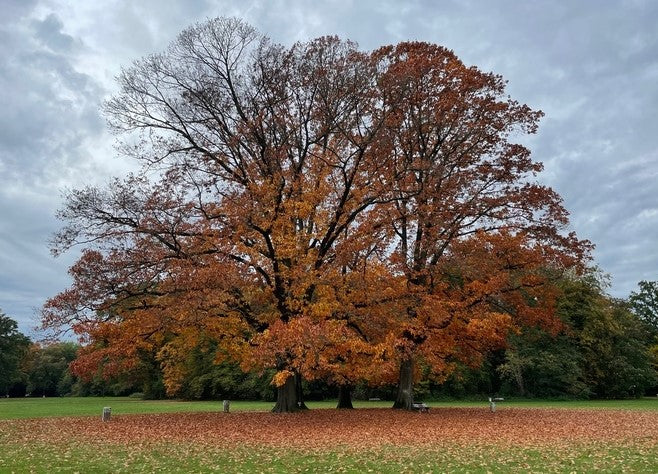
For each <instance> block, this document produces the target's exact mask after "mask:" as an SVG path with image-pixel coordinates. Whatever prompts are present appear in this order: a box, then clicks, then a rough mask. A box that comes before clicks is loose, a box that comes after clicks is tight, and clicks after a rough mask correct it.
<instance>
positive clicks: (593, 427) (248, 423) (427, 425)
mask: <svg viewBox="0 0 658 474" xmlns="http://www.w3.org/2000/svg"><path fill="white" fill-rule="evenodd" d="M0 427H1V428H2V430H1V431H2V433H3V435H2V436H1V437H0V439H1V438H5V439H6V440H9V437H11V438H12V440H13V441H21V442H25V443H29V442H48V443H59V442H62V443H69V442H71V441H74V442H75V441H78V442H84V443H94V442H98V443H105V442H109V443H116V444H125V445H138V444H145V443H146V444H151V443H161V442H167V443H169V442H174V443H175V442H191V443H195V444H199V445H207V446H215V447H227V448H228V447H234V446H245V445H246V446H249V445H259V446H263V445H265V446H272V447H290V448H296V449H313V450H328V449H329V450H333V449H335V448H336V447H338V446H345V447H349V448H350V449H361V448H375V447H381V446H386V445H393V446H400V445H404V446H410V447H411V446H429V445H432V444H437V443H438V444H443V443H446V442H453V443H455V442H456V443H458V444H469V445H477V444H485V445H491V444H494V445H497V444H502V445H514V444H523V445H524V446H542V445H547V444H554V443H561V442H565V443H572V442H589V441H606V442H607V441H614V440H619V441H622V440H631V439H632V440H646V441H648V442H650V444H658V443H656V441H658V413H653V412H634V411H621V410H620V411H616V410H605V411H593V410H589V411H584V410H583V411H576V410H533V409H512V408H510V409H503V410H499V411H498V412H496V413H490V412H489V411H488V410H486V409H476V408H447V409H433V410H432V411H431V412H430V413H410V412H404V411H397V410H391V409H361V410H353V411H352V410H312V411H308V412H302V413H296V414H271V413H262V412H243V413H229V414H225V413H191V414H182V413H181V414H158V415H120V414H118V415H114V414H113V417H112V421H111V422H109V423H102V422H101V421H100V420H99V419H97V417H78V418H47V419H30V420H10V421H3V422H1V424H0Z"/></svg>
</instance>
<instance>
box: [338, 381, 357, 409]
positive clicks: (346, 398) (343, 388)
mask: <svg viewBox="0 0 658 474" xmlns="http://www.w3.org/2000/svg"><path fill="white" fill-rule="evenodd" d="M336 408H347V409H352V408H354V407H353V406H352V386H351V385H348V384H345V385H339V386H338V405H337V406H336Z"/></svg>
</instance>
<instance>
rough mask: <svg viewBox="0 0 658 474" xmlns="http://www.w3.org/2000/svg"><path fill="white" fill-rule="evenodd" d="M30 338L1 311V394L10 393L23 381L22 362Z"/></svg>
mask: <svg viewBox="0 0 658 474" xmlns="http://www.w3.org/2000/svg"><path fill="white" fill-rule="evenodd" d="M29 345H30V339H29V338H28V337H27V336H25V335H23V334H21V333H20V332H18V324H17V323H16V321H14V320H13V319H11V318H10V317H9V316H7V315H6V314H4V313H2V312H1V311H0V394H2V395H9V392H10V389H11V388H12V387H13V386H14V385H15V384H17V383H18V382H21V380H22V375H21V370H20V363H21V360H22V359H23V357H24V355H25V353H26V351H27V348H28V347H29Z"/></svg>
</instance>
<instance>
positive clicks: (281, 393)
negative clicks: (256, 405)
mask: <svg viewBox="0 0 658 474" xmlns="http://www.w3.org/2000/svg"><path fill="white" fill-rule="evenodd" d="M295 379H296V377H294V376H293V377H288V378H287V379H286V383H284V384H283V385H282V386H280V387H277V388H276V405H274V408H272V413H293V412H296V411H299V405H298V404H297V386H296V383H295Z"/></svg>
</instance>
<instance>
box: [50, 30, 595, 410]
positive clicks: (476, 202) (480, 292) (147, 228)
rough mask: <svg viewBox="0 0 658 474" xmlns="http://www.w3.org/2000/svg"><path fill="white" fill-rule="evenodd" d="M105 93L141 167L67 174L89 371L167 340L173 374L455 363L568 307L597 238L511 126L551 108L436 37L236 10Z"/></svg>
mask: <svg viewBox="0 0 658 474" xmlns="http://www.w3.org/2000/svg"><path fill="white" fill-rule="evenodd" d="M118 83H119V87H120V91H119V92H118V94H117V95H115V96H114V97H113V98H112V99H110V100H109V101H108V102H106V104H105V112H106V115H107V117H108V121H109V123H110V126H111V127H112V128H113V129H114V130H115V131H116V132H117V133H118V134H119V136H120V137H121V142H120V150H121V151H122V153H123V154H124V155H125V156H128V157H132V158H133V159H135V160H137V161H138V162H139V163H141V164H142V169H141V171H140V172H139V173H138V174H136V175H132V176H129V177H127V178H125V179H119V178H117V179H115V180H114V181H112V182H111V183H110V184H109V185H108V186H107V187H106V188H95V187H87V188H84V189H79V190H74V191H72V192H70V193H69V195H68V197H67V201H66V204H65V206H64V208H63V209H62V210H61V211H60V213H59V217H60V218H62V219H63V220H64V221H65V223H66V224H65V226H64V227H63V229H62V230H61V231H60V232H59V233H57V234H56V236H55V238H54V239H53V251H54V252H55V253H56V254H57V253H60V252H64V251H66V250H67V249H69V248H70V247H71V246H73V245H76V244H80V245H83V246H84V250H83V253H82V256H81V258H80V259H79V261H78V262H77V263H76V264H75V265H74V266H73V267H72V268H71V275H72V277H73V284H72V286H71V288H69V289H68V290H66V291H64V292H62V293H61V294H59V295H57V296H55V297H53V298H52V299H50V300H49V301H48V302H47V303H46V305H45V307H44V312H43V323H44V326H45V327H49V328H62V327H66V326H68V325H71V326H72V327H73V329H74V331H75V332H76V333H78V334H79V335H80V336H81V337H82V338H83V339H84V340H85V341H86V342H87V343H88V345H87V347H86V348H85V349H84V350H83V352H82V355H81V356H80V357H79V358H78V360H77V361H76V362H75V368H76V371H77V372H78V373H80V374H84V373H93V372H94V371H95V370H96V369H97V368H98V366H99V365H104V367H105V368H106V369H107V370H108V371H112V370H115V371H116V370H123V369H126V368H128V367H131V366H134V364H135V363H136V361H137V360H138V359H139V353H140V351H147V352H153V351H156V352H157V354H158V358H159V360H160V361H161V363H162V364H163V367H164V368H165V384H166V385H167V386H168V387H171V388H172V389H173V388H175V387H176V386H177V383H178V380H179V379H180V377H179V375H180V370H181V369H180V367H181V363H182V361H184V360H185V357H186V355H187V352H188V351H189V349H190V347H194V346H195V344H197V343H198V341H199V340H201V339H203V338H205V337H211V338H212V339H213V340H215V341H217V343H218V347H219V348H220V349H219V350H218V354H219V356H218V357H219V358H220V359H221V358H227V359H230V360H234V361H238V362H239V363H241V364H242V366H243V367H244V368H248V369H258V370H265V369H268V368H273V369H275V371H276V373H275V375H274V378H273V383H274V384H275V385H276V386H277V387H278V390H279V392H278V399H277V405H276V407H275V410H277V411H294V410H296V409H298V407H299V406H300V405H301V404H302V403H303V400H302V399H301V398H300V394H299V390H298V388H299V386H300V383H299V380H300V376H303V377H305V378H308V379H314V378H322V379H325V380H329V381H331V382H332V383H335V384H338V385H345V386H347V385H349V384H351V383H353V382H356V381H359V380H369V381H371V382H372V383H381V382H383V381H389V382H390V381H392V380H396V379H398V378H399V380H400V389H401V390H400V395H399V397H398V403H397V405H398V406H400V407H403V408H405V407H406V408H408V407H409V406H410V404H411V402H412V396H411V391H410V387H411V384H412V383H413V379H414V361H416V360H417V359H420V360H422V361H423V363H424V364H426V365H428V366H429V367H431V369H432V373H433V374H434V377H436V378H438V379H441V378H445V377H446V376H447V375H448V374H449V373H450V371H451V370H453V369H454V366H455V364H456V363H458V362H460V363H469V364H473V365H476V364H477V363H479V361H481V359H482V357H483V355H484V354H486V353H487V351H489V350H492V349H494V348H497V347H502V346H503V345H504V343H505V338H506V335H507V333H508V331H509V330H511V329H513V328H516V327H519V326H520V325H524V324H531V325H537V324H539V325H542V326H544V327H552V326H555V325H557V324H559V319H558V318H556V317H555V314H554V299H555V291H554V288H553V286H552V285H550V283H551V281H552V280H554V279H555V278H556V275H559V274H560V273H561V272H563V271H565V270H567V269H571V270H574V269H575V271H579V269H580V268H581V266H582V264H583V262H584V261H585V260H586V258H587V254H588V251H589V248H590V244H589V243H588V242H586V241H581V240H578V239H577V238H576V236H575V235H574V234H568V233H566V232H565V231H564V230H565V228H566V225H567V224H568V219H567V212H566V210H565V209H564V208H563V206H562V203H561V199H560V197H559V196H558V195H557V194H556V193H555V192H554V191H553V190H551V189H550V188H548V187H546V186H543V185H541V184H540V183H538V182H537V180H536V177H537V174H538V173H539V172H540V171H541V168H542V166H541V164H539V163H537V162H535V161H533V160H532V159H531V157H530V151H529V150H528V149H527V148H525V147H524V146H522V145H520V144H518V143H515V142H514V141H513V140H514V139H515V138H516V137H518V136H519V135H523V134H529V133H530V134H531V133H535V131H536V130H537V124H538V120H539V119H540V117H541V115H542V114H541V112H538V111H533V110H531V109H530V108H529V107H527V106H526V105H522V104H519V103H518V102H516V101H514V100H513V99H511V98H509V97H508V96H507V95H506V93H505V81H504V80H503V79H502V78H501V77H500V76H498V75H495V74H492V73H484V72H481V71H480V70H478V69H477V68H475V67H467V66H465V65H464V64H463V63H462V62H461V61H460V60H459V59H458V58H457V57H456V56H455V55H454V53H453V52H451V51H449V50H447V49H445V48H443V47H441V46H437V45H432V44H427V43H419V42H405V43H400V44H398V45H395V46H384V47H382V48H379V49H377V50H375V51H373V52H363V51H360V50H359V49H358V47H357V45H356V44H354V43H352V42H349V41H343V40H340V39H339V38H336V37H322V38H318V39H315V40H311V41H308V42H303V43H301V42H300V43H296V44H294V45H292V46H290V47H284V46H282V45H278V44H275V43H273V42H272V41H270V40H269V39H268V38H266V37H265V36H263V35H261V34H260V33H258V32H257V31H256V30H255V29H254V28H252V27H251V26H249V25H247V24H245V23H244V22H242V21H240V20H237V19H226V18H219V19H213V20H209V21H207V22H205V23H201V24H197V25H194V26H192V27H190V28H189V29H187V30H185V31H183V32H182V33H181V34H180V35H179V37H178V38H177V39H176V40H175V41H174V42H173V43H172V44H171V45H170V46H169V48H168V49H166V50H165V51H164V52H162V53H158V54H154V55H151V56H148V57H146V58H143V59H140V60H137V61H135V62H134V63H133V64H132V65H131V66H130V67H128V68H126V69H124V70H123V71H122V73H121V74H120V76H119V78H118Z"/></svg>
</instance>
